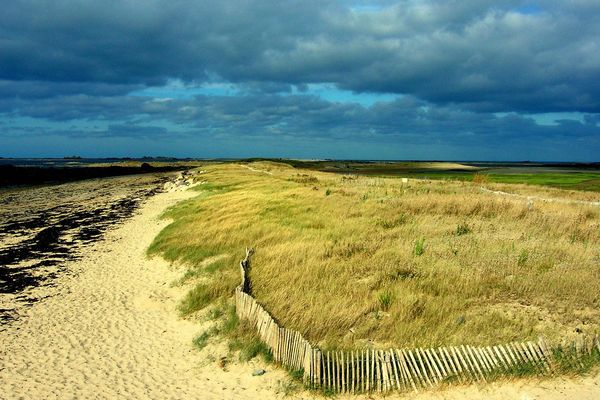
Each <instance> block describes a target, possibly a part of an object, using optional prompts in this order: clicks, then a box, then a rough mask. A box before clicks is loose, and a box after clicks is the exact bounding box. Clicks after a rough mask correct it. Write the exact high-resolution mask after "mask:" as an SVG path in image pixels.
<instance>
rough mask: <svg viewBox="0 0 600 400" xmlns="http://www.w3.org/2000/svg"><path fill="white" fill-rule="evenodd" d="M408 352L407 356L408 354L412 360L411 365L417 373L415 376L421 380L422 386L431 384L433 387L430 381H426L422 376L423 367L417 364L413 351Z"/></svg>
mask: <svg viewBox="0 0 600 400" xmlns="http://www.w3.org/2000/svg"><path fill="white" fill-rule="evenodd" d="M406 352H407V354H408V356H409V358H410V362H411V365H412V367H413V371H414V373H415V376H417V377H418V378H419V381H420V382H421V385H422V386H427V385H428V384H429V385H430V386H433V385H432V384H431V382H430V381H429V380H425V378H424V377H423V375H422V374H421V367H419V364H418V363H417V360H416V358H415V357H414V356H413V354H412V350H410V349H409V350H407V351H406Z"/></svg>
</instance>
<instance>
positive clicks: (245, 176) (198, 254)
mask: <svg viewBox="0 0 600 400" xmlns="http://www.w3.org/2000/svg"><path fill="white" fill-rule="evenodd" d="M204 169H205V170H206V171H207V173H206V174H203V175H202V177H203V178H202V179H204V180H206V181H207V183H206V184H204V185H200V186H198V187H196V189H197V190H199V196H198V197H196V198H194V199H192V200H189V201H186V202H184V203H182V204H180V205H178V206H176V207H175V208H173V209H171V210H170V211H169V212H168V213H167V216H168V217H171V218H174V220H175V221H174V222H173V223H172V224H171V225H169V226H168V227H167V228H166V229H165V230H164V231H163V232H162V233H161V234H160V235H159V236H158V237H157V238H156V240H155V242H154V244H153V245H152V247H151V249H150V253H161V254H162V255H163V256H165V257H166V258H168V259H171V260H179V261H182V262H184V263H185V265H187V266H188V268H189V271H188V272H187V274H186V275H185V277H184V279H183V280H184V281H186V282H188V283H192V284H193V285H194V288H193V289H192V291H191V292H190V295H189V296H188V298H187V299H186V300H185V301H184V303H183V304H182V312H184V313H190V312H193V311H194V310H197V309H199V308H202V307H204V306H206V305H207V304H210V303H214V302H219V301H225V300H226V299H227V298H229V297H230V296H231V294H232V292H233V289H234V288H235V286H236V285H237V284H238V281H239V271H238V266H237V262H238V261H239V258H240V257H242V255H243V249H244V247H246V246H254V247H255V248H256V250H257V251H256V254H255V256H254V258H253V268H252V270H251V279H252V282H253V291H254V295H255V297H256V298H257V299H258V300H259V301H260V302H261V303H263V304H264V305H265V306H266V308H267V309H268V310H270V311H271V313H272V314H273V315H274V316H275V318H277V319H278V320H280V321H281V322H283V324H284V325H285V326H288V327H291V328H294V329H298V330H299V331H301V332H302V333H303V334H304V335H305V336H306V337H307V338H308V339H309V340H311V341H312V342H314V343H318V344H320V345H321V346H323V347H333V346H337V347H347V348H349V347H359V346H363V345H366V344H367V343H373V344H375V345H376V346H392V345H394V346H426V345H435V344H462V343H470V344H489V343H498V342H506V341H510V340H513V339H525V338H535V337H537V336H538V335H540V334H543V335H545V336H546V337H547V338H549V339H554V338H558V337H560V336H562V335H565V334H567V335H568V334H573V333H574V332H575V331H576V330H580V331H583V332H587V333H592V332H598V331H600V308H599V306H600V209H599V208H598V207H592V206H588V205H581V204H562V203H545V202H535V203H534V204H533V205H528V204H527V201H526V199H519V198H509V197H506V196H498V195H493V194H490V193H484V192H482V191H481V189H480V186H481V185H476V184H473V183H471V182H459V181H444V182H440V181H417V180H410V181H409V183H408V184H404V185H403V184H402V181H401V180H400V179H385V178H372V177H364V176H342V175H339V174H328V173H323V172H312V171H311V172H307V171H303V170H298V169H294V168H292V167H290V166H288V165H283V164H275V163H270V162H259V163H252V164H244V165H240V164H222V165H211V166H207V167H205V168H204ZM486 186H487V187H488V188H490V189H493V190H502V191H509V192H512V193H519V192H520V193H523V194H526V195H539V196H540V197H544V198H547V197H553V198H562V199H570V198H572V199H579V200H581V199H589V200H596V201H597V200H598V196H597V195H594V194H590V193H587V194H586V193H584V194H581V193H577V192H568V191H563V190H558V189H549V188H536V187H525V186H521V185H500V184H492V183H489V184H486ZM590 196H591V197H590Z"/></svg>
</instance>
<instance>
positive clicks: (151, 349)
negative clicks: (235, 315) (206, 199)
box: [0, 192, 287, 399]
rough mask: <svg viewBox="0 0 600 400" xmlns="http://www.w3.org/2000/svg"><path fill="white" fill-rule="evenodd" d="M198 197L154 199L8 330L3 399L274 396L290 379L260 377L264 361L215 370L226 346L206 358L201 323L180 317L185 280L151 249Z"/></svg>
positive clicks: (2, 351)
mask: <svg viewBox="0 0 600 400" xmlns="http://www.w3.org/2000/svg"><path fill="white" fill-rule="evenodd" d="M191 195H192V193H191V192H173V193H163V194H159V195H156V196H154V197H152V198H151V199H149V200H148V201H147V202H146V203H145V204H144V205H143V206H142V208H141V209H140V210H139V211H138V213H137V215H135V216H134V217H133V218H132V219H130V220H129V221H127V222H126V223H125V224H123V225H121V226H119V227H118V228H116V229H113V230H111V231H109V232H108V233H107V234H106V236H105V240H102V241H100V242H98V243H95V244H94V245H92V246H91V247H90V248H89V249H88V250H87V251H86V253H87V254H86V255H85V256H84V258H83V259H82V260H79V261H78V262H75V263H73V264H72V265H70V266H69V269H71V270H75V274H72V275H70V276H65V277H63V278H60V279H59V282H58V290H59V292H60V293H58V294H57V295H55V296H53V297H50V298H48V299H46V300H44V301H43V302H40V303H38V304H36V305H34V306H33V307H31V308H29V309H28V310H27V311H24V312H23V315H22V317H21V318H19V319H18V320H17V321H14V322H13V323H11V324H10V325H8V327H7V328H6V329H5V330H4V331H3V332H0V398H2V399H123V398H127V399H146V398H152V399H183V398H202V399H208V398H215V399H216V398H219V399H220V398H264V397H266V396H269V397H273V395H274V394H275V392H276V391H277V389H278V387H279V381H280V380H286V379H287V378H286V376H285V374H284V373H283V372H281V371H271V368H269V367H266V366H261V367H263V368H265V369H267V370H269V372H268V373H267V374H265V375H263V376H260V377H253V376H252V371H253V369H254V368H256V367H257V365H258V364H256V363H248V364H242V365H233V366H231V367H230V368H229V371H228V372H225V371H223V370H221V369H220V368H218V367H217V366H216V362H214V361H213V362H210V361H208V360H207V358H208V359H210V360H214V359H215V358H216V359H218V358H219V357H220V356H222V355H226V353H227V351H226V350H225V349H224V346H213V348H211V349H208V350H207V349H205V350H203V351H202V352H199V351H197V350H195V349H194V348H193V347H192V339H193V338H194V337H195V335H197V334H199V333H200V332H201V331H202V329H201V326H200V324H199V323H193V322H190V321H185V320H181V319H179V318H178V316H177V313H176V311H175V307H176V302H177V299H178V298H179V297H180V295H181V292H180V289H175V288H171V287H170V285H169V284H170V283H171V282H172V281H173V280H174V279H176V277H177V276H179V275H180V273H181V272H179V273H177V272H176V271H173V270H172V269H170V268H169V265H168V263H166V262H165V261H163V260H160V259H152V260H148V259H146V257H145V250H146V248H147V247H148V245H149V244H150V243H151V241H152V239H153V238H154V237H155V236H156V235H157V234H158V232H159V231H160V230H161V229H162V228H163V227H164V226H165V225H166V223H167V222H166V221H159V220H158V218H157V217H158V215H160V213H161V212H162V210H164V209H165V208H166V207H167V206H169V205H171V204H174V203H175V202H176V201H177V200H181V199H184V198H187V197H190V196H191Z"/></svg>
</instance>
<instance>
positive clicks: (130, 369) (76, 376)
mask: <svg viewBox="0 0 600 400" xmlns="http://www.w3.org/2000/svg"><path fill="white" fill-rule="evenodd" d="M192 195H193V194H192V193H190V192H172V193H162V194H158V195H156V196H154V197H152V198H151V199H149V200H148V201H147V202H146V203H145V204H144V205H143V206H142V207H141V209H140V210H139V211H138V212H137V214H136V215H135V216H134V217H133V218H131V219H130V220H129V221H127V222H126V223H125V224H123V225H121V226H119V227H117V228H115V229H114V230H111V231H110V232H108V233H107V234H106V236H105V239H104V240H102V241H100V242H97V243H95V244H93V245H92V246H90V248H89V250H88V251H87V253H86V254H85V256H84V257H83V259H81V260H79V261H77V262H74V263H73V265H71V266H70V268H72V269H74V270H75V272H76V273H74V274H70V275H67V276H65V277H63V278H60V279H59V283H58V290H59V291H60V294H59V295H57V296H54V297H51V298H48V299H46V300H44V301H42V302H40V303H38V304H36V305H34V306H33V307H31V308H29V309H28V310H27V312H26V313H24V315H23V317H22V318H20V319H19V320H17V321H13V322H12V323H11V324H10V325H8V326H7V328H6V329H5V330H4V331H2V332H0V398H2V399H7V400H8V399H184V398H199V399H272V398H283V397H284V391H283V388H284V386H285V382H288V378H287V375H286V374H285V373H284V372H283V371H280V370H277V369H275V368H274V367H272V366H270V365H264V364H262V363H261V362H259V361H252V362H250V363H243V364H232V365H230V366H229V367H228V368H227V371H224V370H222V369H220V368H219V367H218V366H217V363H216V361H215V360H218V359H219V357H221V356H225V355H226V354H227V350H226V348H225V346H224V345H223V344H215V345H209V346H208V347H207V348H205V349H204V350H202V351H197V350H195V349H194V348H193V347H192V344H191V343H192V339H193V338H194V337H195V336H196V335H197V334H198V333H200V332H201V331H202V326H201V324H200V323H198V322H191V321H186V320H181V319H180V318H178V317H177V313H176V312H175V307H176V304H177V300H178V299H179V298H180V297H181V295H182V294H183V292H182V290H181V289H178V288H172V287H170V283H171V282H173V281H174V280H175V279H177V278H178V277H179V276H180V274H181V271H179V272H177V271H176V270H174V269H173V268H171V267H170V266H169V264H168V263H167V262H165V261H163V260H160V259H152V260H148V259H146V257H145V250H146V248H147V247H148V245H149V244H150V243H151V241H152V239H153V238H154V237H155V236H156V235H157V234H158V232H159V231H160V230H161V229H162V228H163V227H164V226H165V225H166V224H167V221H159V220H158V216H159V215H160V213H161V212H162V211H163V210H164V209H165V208H166V207H168V206H169V205H172V204H174V203H175V202H177V201H178V200H182V199H185V198H189V197H191V196H192ZM256 368H264V369H266V370H267V373H266V374H265V375H262V376H259V377H254V376H252V371H253V370H254V369H256ZM290 397H291V398H312V397H315V395H314V394H312V393H308V392H305V391H296V392H295V393H293V394H292V395H291V396H290ZM290 397H288V398H290ZM348 398H355V399H356V398H365V397H364V396H360V397H348ZM386 398H411V399H441V398H443V399H488V398H489V399H554V398H555V399H561V398H578V399H597V398H600V378H598V377H597V376H596V377H587V378H584V379H579V380H577V381H572V380H568V379H558V380H551V381H541V382H518V383H513V382H509V383H498V384H493V385H490V386H487V387H477V386H470V387H456V388H452V389H448V390H445V391H435V392H430V393H421V394H418V395H413V394H408V395H394V396H389V397H386Z"/></svg>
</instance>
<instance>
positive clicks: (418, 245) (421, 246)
mask: <svg viewBox="0 0 600 400" xmlns="http://www.w3.org/2000/svg"><path fill="white" fill-rule="evenodd" d="M413 252H414V254H415V256H420V255H422V254H423V253H425V239H423V238H421V239H417V240H416V241H415V247H414V249H413Z"/></svg>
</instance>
